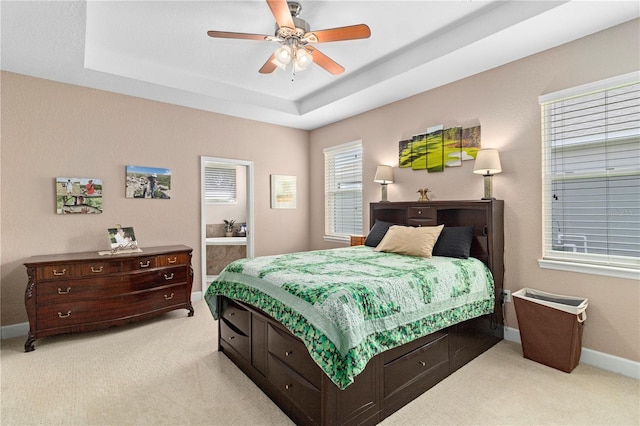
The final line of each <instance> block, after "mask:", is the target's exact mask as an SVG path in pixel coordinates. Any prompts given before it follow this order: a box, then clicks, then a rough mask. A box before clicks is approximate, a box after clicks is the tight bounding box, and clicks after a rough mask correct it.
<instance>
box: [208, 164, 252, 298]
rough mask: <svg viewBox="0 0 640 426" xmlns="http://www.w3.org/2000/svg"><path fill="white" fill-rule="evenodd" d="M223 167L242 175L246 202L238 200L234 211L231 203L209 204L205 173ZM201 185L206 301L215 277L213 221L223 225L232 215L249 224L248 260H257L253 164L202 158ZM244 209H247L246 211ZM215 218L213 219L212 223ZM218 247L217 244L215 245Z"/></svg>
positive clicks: (241, 180) (238, 180) (238, 190)
mask: <svg viewBox="0 0 640 426" xmlns="http://www.w3.org/2000/svg"><path fill="white" fill-rule="evenodd" d="M216 165H219V166H220V167H226V168H236V169H237V173H238V176H239V177H238V179H237V182H238V184H241V185H242V187H239V188H237V194H238V195H239V196H242V195H243V196H242V199H240V197H238V199H237V202H236V206H235V207H236V208H235V210H234V209H233V206H231V205H230V204H233V203H229V204H228V205H224V204H221V203H216V204H208V203H207V196H206V194H207V188H206V185H205V183H206V179H205V169H206V168H207V167H210V166H216ZM200 181H201V189H200V193H201V195H200V205H201V212H200V219H201V225H200V240H201V245H200V253H201V256H202V259H201V263H200V264H201V266H202V268H201V269H202V271H201V277H202V296H203V297H204V295H205V293H206V291H207V289H208V288H209V284H210V283H211V280H212V279H213V277H211V276H207V224H208V222H209V221H210V220H214V221H215V223H222V220H223V219H225V218H227V217H222V216H221V215H225V214H230V215H235V217H236V218H237V219H239V220H240V221H242V222H245V221H246V256H247V257H253V256H254V249H253V247H254V238H253V236H254V231H255V228H254V218H253V211H254V208H253V198H254V196H253V194H254V192H253V161H246V160H236V159H229V158H218V157H206V156H201V157H200ZM243 206H244V207H243ZM216 208H218V209H219V210H218V212H216ZM238 209H240V211H241V212H240V213H238V211H239V210H238ZM229 211H230V212H235V213H226V212H229ZM242 214H244V219H245V220H242V219H243V217H242ZM211 218H213V219H211ZM228 218H229V219H234V217H232V216H229V217H228ZM212 244H215V243H212Z"/></svg>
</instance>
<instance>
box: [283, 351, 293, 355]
mask: <svg viewBox="0 0 640 426" xmlns="http://www.w3.org/2000/svg"><path fill="white" fill-rule="evenodd" d="M292 354H293V351H286V352H285V353H284V356H291V355H292Z"/></svg>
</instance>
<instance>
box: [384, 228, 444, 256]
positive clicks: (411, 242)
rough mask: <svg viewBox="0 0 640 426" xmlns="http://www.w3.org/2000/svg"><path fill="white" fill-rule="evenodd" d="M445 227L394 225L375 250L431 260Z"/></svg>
mask: <svg viewBox="0 0 640 426" xmlns="http://www.w3.org/2000/svg"><path fill="white" fill-rule="evenodd" d="M443 227H444V225H439V226H423V227H418V228H414V227H413V226H399V225H394V226H391V227H390V228H389V230H388V231H387V234H386V235H385V236H384V238H383V239H382V241H380V244H378V246H377V247H376V248H375V249H374V250H375V251H385V252H390V253H398V254H408V255H409V256H419V257H426V258H430V257H431V252H432V251H433V246H434V245H435V244H436V241H438V236H439V235H440V232H441V231H442V228H443Z"/></svg>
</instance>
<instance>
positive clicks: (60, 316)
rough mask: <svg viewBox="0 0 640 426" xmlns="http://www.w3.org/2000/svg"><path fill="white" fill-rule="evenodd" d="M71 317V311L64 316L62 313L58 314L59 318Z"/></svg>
mask: <svg viewBox="0 0 640 426" xmlns="http://www.w3.org/2000/svg"><path fill="white" fill-rule="evenodd" d="M70 316H71V311H67V313H66V314H63V313H62V312H58V318H69V317H70Z"/></svg>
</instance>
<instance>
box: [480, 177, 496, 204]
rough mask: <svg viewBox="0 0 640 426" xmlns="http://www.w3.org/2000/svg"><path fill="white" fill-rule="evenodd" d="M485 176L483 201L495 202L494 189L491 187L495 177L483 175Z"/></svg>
mask: <svg viewBox="0 0 640 426" xmlns="http://www.w3.org/2000/svg"><path fill="white" fill-rule="evenodd" d="M483 176H484V197H482V199H483V200H493V199H494V197H493V188H492V185H491V177H492V176H493V175H483Z"/></svg>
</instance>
